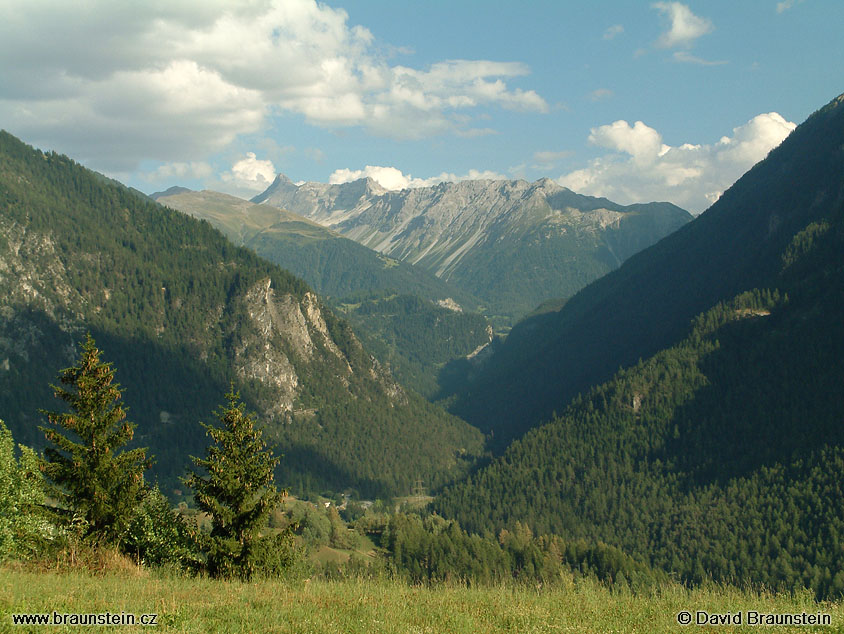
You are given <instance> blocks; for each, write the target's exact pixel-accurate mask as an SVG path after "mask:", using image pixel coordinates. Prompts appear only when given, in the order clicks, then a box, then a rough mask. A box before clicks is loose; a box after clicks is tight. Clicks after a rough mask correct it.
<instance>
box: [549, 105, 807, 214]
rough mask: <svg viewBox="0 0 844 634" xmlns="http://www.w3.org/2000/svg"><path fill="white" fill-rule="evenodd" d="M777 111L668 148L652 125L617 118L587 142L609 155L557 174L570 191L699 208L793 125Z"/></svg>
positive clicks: (750, 165) (714, 198)
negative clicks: (708, 138) (706, 140)
mask: <svg viewBox="0 0 844 634" xmlns="http://www.w3.org/2000/svg"><path fill="white" fill-rule="evenodd" d="M795 127H796V126H795V124H794V123H791V122H790V121H786V120H785V119H784V118H783V117H782V116H781V115H779V114H777V113H776V112H770V113H767V114H760V115H757V116H756V117H754V118H753V119H751V120H750V121H748V122H747V123H745V124H744V125H741V126H739V127H737V128H734V129H733V134H732V136H724V137H722V138H721V139H720V140H719V141H718V142H716V143H712V144H709V145H694V144H690V143H684V144H682V145H679V146H669V145H666V144H665V143H664V142H663V139H662V136H661V135H660V134H659V132H657V131H656V130H654V129H653V128H651V127H649V126H647V125H645V124H644V123H643V122H641V121H637V122H636V123H634V124H633V125H632V126H631V125H630V124H629V123H627V122H626V121H616V122H614V123H612V124H609V125H604V126H600V127H598V128H594V129H593V130H592V131H591V134H590V135H589V141H590V143H592V144H594V145H598V146H600V147H603V148H606V149H608V150H611V151H612V153H611V154H608V155H605V156H602V157H599V158H596V159H594V160H593V161H592V162H591V163H590V164H589V166H588V167H585V168H583V169H579V170H576V171H573V172H570V173H568V174H564V175H563V176H561V177H560V178H559V183H560V184H561V185H564V186H566V187H569V188H570V189H572V190H574V191H576V192H578V193H582V194H589V195H594V196H605V197H607V198H609V199H611V200H614V201H617V202H620V203H624V204H628V203H634V202H646V201H652V200H670V201H671V202H673V203H675V204H677V205H680V206H681V207H684V208H686V209H688V210H689V211H692V212H693V213H697V212H701V211H703V210H704V209H705V208H706V207H708V206H709V205H710V204H712V203H713V202H715V201H716V200H717V199H718V198H719V197H720V195H721V194H722V193H723V191H724V190H725V189H727V188H728V187H729V186H730V185H732V184H733V183H734V182H735V181H736V180H737V179H738V178H739V177H740V176H741V175H742V174H743V173H744V172H746V171H747V170H748V169H750V168H751V167H752V166H753V165H754V164H756V163H757V162H758V161H760V160H762V159H763V158H765V156H767V154H768V152H770V151H771V150H772V149H773V148H774V147H776V146H777V145H779V144H780V143H781V142H782V140H783V139H784V138H785V137H786V136H788V134H789V133H790V132H791V131H792V130H793V129H794V128H795Z"/></svg>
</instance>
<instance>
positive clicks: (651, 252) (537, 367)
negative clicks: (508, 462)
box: [453, 101, 844, 446]
mask: <svg viewBox="0 0 844 634" xmlns="http://www.w3.org/2000/svg"><path fill="white" fill-rule="evenodd" d="M841 111H842V108H841V105H840V103H839V102H837V101H836V102H833V103H832V104H831V105H830V106H828V107H826V108H824V109H823V110H822V111H820V112H818V113H816V114H815V115H814V116H813V117H812V118H810V119H809V120H808V121H806V123H804V124H803V125H802V126H801V127H800V129H799V130H797V131H795V132H793V133H792V134H791V136H790V137H789V138H787V139H786V140H785V141H784V142H783V143H782V145H781V146H780V147H778V148H777V149H775V150H773V151H772V152H771V153H770V155H769V157H768V158H767V159H766V160H764V161H762V162H760V163H759V164H757V165H756V166H755V167H754V168H753V169H751V170H750V171H749V172H748V173H747V174H745V175H744V176H743V177H742V178H741V179H740V180H739V181H738V182H737V183H736V184H735V185H734V186H733V187H732V188H730V189H729V190H728V191H726V192H725V193H724V194H723V196H722V197H721V198H720V199H719V200H718V202H716V203H715V204H714V205H712V207H710V208H709V209H708V210H707V211H706V212H704V213H703V214H701V216H699V217H698V218H696V219H695V220H694V221H693V222H691V223H689V224H687V225H686V226H684V227H682V228H681V229H680V230H678V231H677V232H675V233H674V234H672V235H671V236H669V237H667V238H665V239H664V240H661V241H660V242H659V243H657V244H656V245H654V246H652V247H651V248H649V249H646V250H645V251H643V252H641V253H639V254H637V255H635V256H633V257H631V258H630V259H629V260H628V261H627V262H625V263H624V264H623V265H622V266H621V267H620V268H619V269H618V270H616V271H613V272H612V273H610V274H608V275H606V276H605V277H603V278H601V279H600V280H598V281H596V282H594V283H592V284H590V285H589V286H588V287H586V288H585V289H583V290H582V291H581V292H580V293H578V294H577V295H575V296H574V297H572V298H570V299H569V300H568V301H567V302H565V303H564V305H563V306H562V307H561V308H559V309H558V310H550V311H548V312H545V313H542V314H538V315H536V316H534V317H532V318H529V319H526V320H524V321H523V322H521V323H520V324H518V325H517V326H516V327H514V328H513V330H512V331H511V333H510V335H509V336H508V338H507V341H506V342H505V345H504V346H502V347H501V349H500V350H499V352H498V353H497V355H496V357H495V361H494V362H492V363H489V364H487V365H486V366H485V368H484V370H483V371H482V372H480V373H479V375H477V376H475V377H474V380H473V381H471V382H470V384H469V386H468V387H465V388H464V391H463V393H462V396H461V398H460V399H459V401H458V402H457V403H456V405H455V406H454V409H453V411H454V412H455V413H457V414H458V415H459V416H462V417H464V418H466V419H467V420H469V421H470V422H473V423H475V424H477V425H478V426H479V427H481V428H482V429H485V430H487V431H494V433H495V434H496V436H497V437H498V438H499V439H501V440H502V441H503V443H502V446H503V445H505V444H506V439H509V438H512V437H514V436H518V435H519V434H520V433H522V432H523V431H524V430H526V429H528V428H530V427H531V426H533V425H535V424H537V423H538V422H540V421H542V420H547V419H548V418H550V417H551V415H552V413H553V412H554V411H555V410H556V411H557V412H560V411H562V409H563V408H564V407H565V405H566V404H567V403H568V401H569V400H570V399H571V398H572V397H573V396H574V395H575V394H577V393H578V392H580V391H582V390H585V389H588V388H589V387H590V386H591V385H595V384H597V383H600V382H603V381H606V380H607V379H609V378H610V377H611V376H612V374H613V373H614V372H615V371H616V370H618V368H619V367H624V366H628V365H631V364H634V363H636V362H637V360H638V359H640V358H646V357H648V356H650V355H652V354H654V353H656V352H657V351H658V350H660V349H661V348H664V347H667V346H670V345H672V344H673V343H674V342H676V341H679V340H680V339H682V338H683V337H684V336H686V335H687V334H688V328H689V323H690V322H691V320H692V318H694V317H695V316H696V315H698V314H700V313H701V312H703V311H706V310H708V309H709V308H711V307H713V306H714V305H716V304H717V303H718V302H721V301H729V300H730V299H731V298H732V297H734V296H735V295H737V294H739V293H741V292H743V291H746V290H750V289H753V288H772V287H777V286H778V285H779V284H780V283H781V282H780V275H781V269H782V257H783V254H784V253H785V252H786V251H787V250H789V249H794V248H795V247H794V240H795V239H796V238H795V236H797V235H798V234H800V232H802V231H804V230H808V229H807V227H810V226H811V225H812V223H815V222H822V221H823V219H824V218H826V217H827V216H828V215H829V214H831V213H834V212H835V210H836V209H838V208H840V206H841V204H842V202H841V201H842V196H844V194H842V187H844V185H842V169H844V168H842V161H841V152H840V146H841V143H842V140H841V138H842V129H844V125H842V124H841V117H842V114H841Z"/></svg>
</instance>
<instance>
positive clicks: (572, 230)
mask: <svg viewBox="0 0 844 634" xmlns="http://www.w3.org/2000/svg"><path fill="white" fill-rule="evenodd" d="M252 201H253V202H255V203H260V204H267V205H272V206H275V207H279V208H283V209H288V210H290V211H293V212H295V213H297V214H300V215H302V216H305V217H306V218H309V219H311V220H313V221H315V222H318V223H319V224H321V225H323V226H326V227H329V228H331V229H333V230H335V231H337V232H339V233H340V234H342V235H344V236H346V237H349V238H351V239H353V240H355V241H357V242H359V243H361V244H363V245H365V246H368V247H370V248H372V249H374V250H376V251H378V252H380V253H383V254H385V255H388V256H390V257H393V258H396V259H398V260H402V261H406V262H410V263H412V264H414V265H416V266H420V267H422V268H424V269H427V270H428V271H430V272H432V273H434V274H435V275H437V276H438V277H440V278H441V279H443V280H446V281H448V282H449V283H451V284H453V285H455V286H457V287H460V288H462V289H464V290H465V291H467V292H470V293H472V294H473V295H475V296H477V297H480V298H481V299H482V300H484V301H485V302H486V303H487V304H488V306H487V314H492V315H500V316H502V317H504V318H506V319H513V318H516V317H519V316H521V315H523V314H526V313H527V312H529V311H530V310H532V309H533V308H535V307H536V306H537V305H539V304H540V303H541V302H543V301H546V300H548V299H550V298H555V297H568V296H571V295H573V294H574V293H575V292H576V291H577V290H579V289H580V288H582V287H583V286H585V285H586V284H587V283H589V282H590V281H592V280H593V279H595V278H597V277H599V276H600V275H603V274H604V273H607V272H608V271H610V270H612V269H614V268H616V267H617V266H618V265H619V264H621V262H623V261H624V260H626V259H627V258H628V257H630V256H631V255H633V254H634V253H636V252H637V251H639V250H641V249H643V248H645V247H647V246H650V245H651V244H653V243H654V242H656V241H657V240H659V239H660V238H662V237H664V236H665V235H668V234H669V233H671V232H673V231H674V230H676V229H678V228H679V227H681V226H682V225H684V224H685V223H686V222H688V221H689V220H690V219H691V215H690V214H689V213H688V212H686V211H684V210H682V209H680V208H679V207H677V206H675V205H672V204H670V203H648V204H637V205H627V206H623V205H618V204H616V203H613V202H611V201H609V200H607V199H604V198H593V197H590V196H581V195H579V194H576V193H574V192H572V191H571V190H569V189H567V188H564V187H561V186H559V185H558V184H556V183H555V182H554V181H552V180H550V179H542V180H539V181H536V182H534V183H528V182H526V181H522V180H515V181H493V180H473V181H461V182H456V183H440V184H439V185H436V186H433V187H420V188H413V189H404V190H401V191H387V190H385V189H384V188H383V187H381V186H380V185H379V184H378V183H376V182H375V181H374V180H372V179H371V178H365V179H360V180H357V181H354V182H351V183H345V184H341V185H328V184H323V183H312V182H309V183H304V184H301V185H296V184H294V183H293V182H292V181H290V179H289V178H287V177H285V176H284V175H279V176H278V177H277V178H276V180H275V181H274V182H273V183H272V185H271V186H270V187H269V188H268V189H267V190H266V191H265V192H263V193H262V194H260V195H259V196H256V197H255V198H253V199H252Z"/></svg>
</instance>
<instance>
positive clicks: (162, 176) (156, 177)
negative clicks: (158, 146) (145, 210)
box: [142, 161, 214, 183]
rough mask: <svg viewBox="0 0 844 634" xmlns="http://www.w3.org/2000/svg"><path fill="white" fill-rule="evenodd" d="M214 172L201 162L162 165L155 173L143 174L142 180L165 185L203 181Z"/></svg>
mask: <svg viewBox="0 0 844 634" xmlns="http://www.w3.org/2000/svg"><path fill="white" fill-rule="evenodd" d="M213 172H214V170H213V168H212V167H211V165H209V164H208V163H205V162H203V161H200V162H194V163H182V162H178V161H177V162H175V163H164V164H163V165H160V166H159V167H158V168H156V169H155V171H152V172H147V173H145V174H143V176H142V178H143V179H144V180H146V181H149V182H150V183H167V182H172V181H174V180H175V181H179V180H185V179H191V180H194V179H203V178H208V177H209V176H211V174H213Z"/></svg>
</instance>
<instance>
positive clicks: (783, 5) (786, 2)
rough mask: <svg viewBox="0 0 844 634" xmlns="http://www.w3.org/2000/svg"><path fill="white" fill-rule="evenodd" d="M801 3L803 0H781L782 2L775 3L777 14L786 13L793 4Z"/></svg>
mask: <svg viewBox="0 0 844 634" xmlns="http://www.w3.org/2000/svg"><path fill="white" fill-rule="evenodd" d="M802 2H803V0H783V2H777V13H782V12H783V11H788V10H789V9H790V8H791V7H793V6H794V5H795V4H800V3H802Z"/></svg>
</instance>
